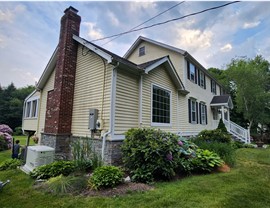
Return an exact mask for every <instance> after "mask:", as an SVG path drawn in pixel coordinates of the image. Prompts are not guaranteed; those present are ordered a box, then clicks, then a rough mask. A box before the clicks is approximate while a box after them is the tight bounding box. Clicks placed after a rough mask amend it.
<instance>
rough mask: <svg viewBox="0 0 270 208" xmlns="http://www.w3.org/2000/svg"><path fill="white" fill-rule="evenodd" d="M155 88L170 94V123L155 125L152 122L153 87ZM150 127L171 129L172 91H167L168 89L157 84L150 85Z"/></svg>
mask: <svg viewBox="0 0 270 208" xmlns="http://www.w3.org/2000/svg"><path fill="white" fill-rule="evenodd" d="M154 86H156V87H159V88H161V89H163V90H166V91H168V92H169V93H170V123H156V122H153V87H154ZM150 110H151V126H161V127H162V126H165V127H171V126H172V91H171V90H169V89H168V88H165V87H163V86H160V85H158V84H154V83H152V84H151V109H150Z"/></svg>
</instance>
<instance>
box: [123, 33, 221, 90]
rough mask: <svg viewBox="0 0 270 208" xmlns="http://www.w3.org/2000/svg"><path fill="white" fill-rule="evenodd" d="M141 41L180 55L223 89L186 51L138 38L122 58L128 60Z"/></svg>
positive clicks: (141, 37)
mask: <svg viewBox="0 0 270 208" xmlns="http://www.w3.org/2000/svg"><path fill="white" fill-rule="evenodd" d="M143 41H145V42H149V43H152V44H154V45H157V46H160V47H162V48H166V49H168V50H171V51H174V52H177V53H179V54H181V55H182V56H184V57H185V58H186V59H187V60H189V61H191V62H192V63H193V64H195V65H196V66H197V67H199V69H200V70H202V71H203V72H204V73H205V74H206V75H207V76H208V77H210V78H211V79H213V80H214V81H215V82H216V83H217V84H218V85H219V86H221V87H222V88H224V87H223V86H222V85H221V84H220V83H219V82H218V80H217V79H216V78H215V77H213V76H212V75H211V74H210V73H209V72H208V71H207V69H205V68H204V67H203V66H202V65H201V64H200V63H199V62H198V61H197V60H196V59H195V58H194V57H193V56H191V55H190V54H189V53H188V52H187V51H185V50H182V49H180V48H176V47H173V46H170V45H167V44H164V43H161V42H158V41H155V40H152V39H149V38H146V37H143V36H139V37H138V38H137V40H136V41H135V42H134V43H133V44H132V45H131V47H130V48H129V49H128V51H127V52H126V54H125V55H124V58H128V57H129V56H130V55H131V53H132V52H133V51H134V50H135V49H136V48H137V47H138V46H139V44H141V43H142V42H143Z"/></svg>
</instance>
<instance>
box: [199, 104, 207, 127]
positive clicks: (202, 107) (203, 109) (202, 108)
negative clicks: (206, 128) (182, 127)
mask: <svg viewBox="0 0 270 208" xmlns="http://www.w3.org/2000/svg"><path fill="white" fill-rule="evenodd" d="M206 111H207V109H206V105H205V104H203V103H200V124H204V125H206V124H207V112H206Z"/></svg>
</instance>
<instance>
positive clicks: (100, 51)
mask: <svg viewBox="0 0 270 208" xmlns="http://www.w3.org/2000/svg"><path fill="white" fill-rule="evenodd" d="M73 39H74V40H76V41H77V42H78V43H80V44H82V45H84V46H85V47H87V48H88V49H90V50H91V51H93V52H94V53H96V54H98V55H99V56H101V57H102V58H104V59H105V60H107V62H108V63H111V62H112V60H113V57H112V56H111V55H110V54H108V53H106V52H104V51H102V50H101V49H99V48H97V47H95V46H94V45H92V44H91V43H89V42H87V41H85V40H84V39H82V38H80V37H78V36H76V35H73Z"/></svg>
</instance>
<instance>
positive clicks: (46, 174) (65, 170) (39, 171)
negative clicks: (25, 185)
mask: <svg viewBox="0 0 270 208" xmlns="http://www.w3.org/2000/svg"><path fill="white" fill-rule="evenodd" d="M75 169H76V166H75V164H74V162H73V161H63V160H61V161H55V162H53V163H50V164H47V165H42V166H40V167H37V168H35V169H34V170H33V171H32V172H30V176H31V177H33V178H37V179H48V178H51V177H56V176H59V175H61V174H63V175H64V176H67V175H69V174H70V173H72V172H74V171H75Z"/></svg>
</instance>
